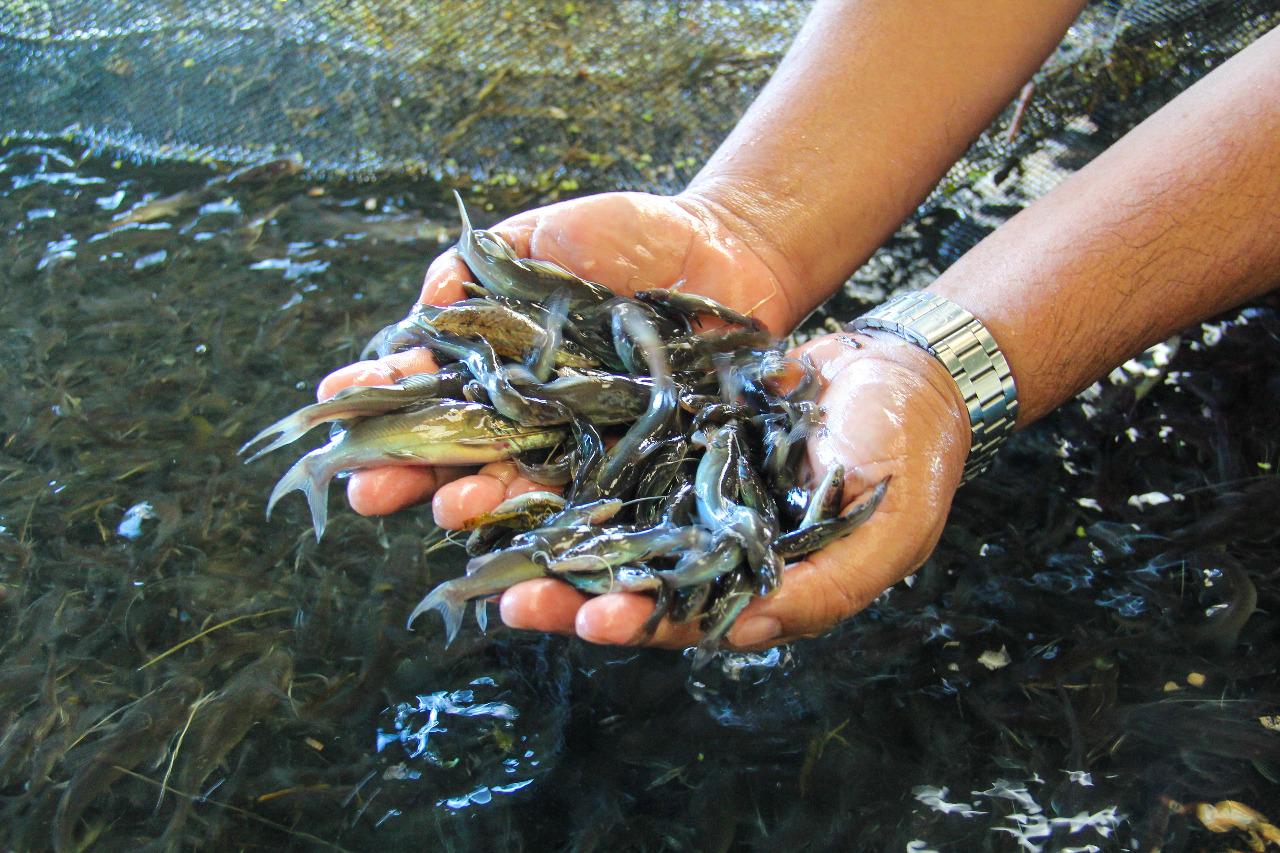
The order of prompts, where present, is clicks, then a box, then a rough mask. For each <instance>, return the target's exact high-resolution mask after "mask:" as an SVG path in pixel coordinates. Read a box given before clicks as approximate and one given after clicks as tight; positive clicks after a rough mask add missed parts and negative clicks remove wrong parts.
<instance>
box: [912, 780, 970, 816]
mask: <svg viewBox="0 0 1280 853" xmlns="http://www.w3.org/2000/svg"><path fill="white" fill-rule="evenodd" d="M949 793H950V789H949V788H935V787H933V786H932V785H917V786H916V787H914V788H912V789H911V794H912V796H914V797H915V798H916V800H917V802H920V803H922V804H923V805H926V806H928V807H929V808H931V809H933V810H934V811H935V812H941V813H942V814H958V815H960V816H961V817H976V816H977V815H982V814H986V812H983V811H978V810H977V809H975V808H973V806H974V805H975V804H974V803H965V802H959V803H952V802H948V801H947V795H948V794H949Z"/></svg>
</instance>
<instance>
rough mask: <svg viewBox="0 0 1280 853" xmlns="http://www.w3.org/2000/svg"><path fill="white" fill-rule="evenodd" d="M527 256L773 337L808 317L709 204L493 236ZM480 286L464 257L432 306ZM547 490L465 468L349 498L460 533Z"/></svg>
mask: <svg viewBox="0 0 1280 853" xmlns="http://www.w3.org/2000/svg"><path fill="white" fill-rule="evenodd" d="M490 230H491V231H494V232H496V233H498V234H499V235H501V236H502V237H503V238H505V239H506V240H507V242H509V243H510V244H511V246H512V247H513V248H514V249H515V251H516V253H517V254H519V255H521V256H522V257H534V258H542V259H546V260H552V261H555V262H557V263H559V264H560V265H561V266H564V267H566V268H568V269H570V270H572V271H573V272H575V273H577V274H578V275H581V276H582V277H584V278H587V279H590V280H592V281H596V282H599V283H600V284H603V285H605V286H607V287H609V288H610V289H612V290H614V291H615V292H617V293H620V294H624V295H630V294H632V293H635V292H637V291H640V290H648V289H652V288H661V287H670V286H671V285H673V284H675V283H676V282H679V281H682V280H684V281H687V282H688V283H689V284H688V285H687V288H685V289H687V290H688V291H689V292H692V293H699V294H702V295H705V296H710V297H713V298H715V299H717V300H719V301H721V302H723V303H725V304H726V305H728V306H729V307H731V308H734V309H737V310H739V311H742V312H743V313H750V314H751V315H752V316H754V317H756V318H757V319H759V320H761V321H762V322H764V323H765V325H767V326H768V327H769V328H770V329H771V330H772V331H773V332H775V333H782V332H784V331H786V330H789V329H790V328H791V326H792V325H794V324H795V323H796V322H797V321H798V320H799V319H800V318H799V317H798V316H796V313H795V312H796V309H795V308H794V305H793V303H792V300H791V299H790V298H789V296H788V289H787V286H786V283H787V282H788V281H789V280H791V279H790V278H789V276H788V275H787V270H786V264H785V262H784V261H782V260H780V259H779V257H778V256H777V254H776V253H775V252H772V251H771V250H770V247H768V246H767V245H764V244H762V243H761V242H760V241H758V240H753V239H752V238H751V236H750V235H749V234H746V233H744V232H743V231H742V229H741V227H740V226H738V225H737V223H735V222H734V221H732V219H731V217H730V216H729V215H728V214H726V213H724V212H722V211H719V210H718V209H717V208H715V207H714V206H713V205H711V204H710V203H709V202H706V201H704V200H701V199H699V198H697V197H694V196H679V197H674V198H667V197H661V196H652V195H645V194H642V193H610V194H606V195H598V196H588V197H586V198H581V199H575V200H572V201H567V202H562V203H560V204H555V205H551V206H549V207H545V208H540V209H537V210H532V211H528V212H526V213H522V214H520V215H518V216H515V217H512V218H511V219H508V220H506V221H505V222H502V223H500V224H498V225H496V226H494V227H493V228H491V229H490ZM471 280H472V277H471V275H470V273H469V272H468V270H467V268H466V266H465V265H464V264H463V263H462V261H461V259H460V258H459V257H458V255H457V253H456V251H452V250H451V251H449V252H446V253H444V254H443V255H441V256H440V257H438V258H437V259H436V260H435V262H434V263H432V264H431V266H430V268H429V269H428V270H427V275H426V280H425V282H424V283H423V287H422V295H421V297H420V299H421V301H422V302H423V303H427V304H432V305H448V304H450V303H452V302H456V301H458V300H460V299H462V298H464V297H465V296H466V293H465V291H464V289H463V283H464V282H469V281H471ZM435 369H436V364H435V361H434V360H433V359H432V357H431V355H430V354H429V353H428V352H427V351H426V350H423V349H414V350H409V351H406V352H402V353H397V354H395V355H391V356H388V357H386V358H383V359H378V360H376V361H362V362H358V363H356V364H352V365H348V366H346V367H343V368H341V369H339V370H337V371H335V372H334V373H332V374H330V375H329V376H327V377H325V379H324V380H323V381H322V382H321V383H320V386H319V388H318V392H317V395H318V396H319V398H320V399H321V400H325V399H328V398H329V397H332V396H333V395H334V394H336V393H337V392H338V391H339V390H341V389H343V388H346V387H348V386H351V385H383V384H387V383H390V382H394V381H395V380H397V379H399V378H401V377H403V376H408V375H411V374H413V373H419V372H423V371H429V370H435ZM537 488H543V487H541V486H538V485H536V484H534V483H532V482H530V481H529V480H527V479H525V478H523V477H520V476H518V475H517V473H516V470H515V467H514V465H512V464H511V463H495V464H493V465H488V466H485V467H484V468H483V469H481V470H480V471H479V472H472V471H470V470H468V469H462V468H426V467H423V468H403V467H398V468H373V469H368V470H364V471H359V472H357V473H355V474H354V475H352V477H351V478H350V480H348V483H347V498H348V500H349V501H350V503H351V506H352V508H353V509H355V511H356V512H359V513H361V514H363V515H382V514H386V513H390V512H394V511H396V510H398V509H401V508H403V507H406V506H410V505H412V504H416V503H420V502H422V501H424V500H426V499H428V498H430V497H432V495H434V501H433V510H434V513H435V518H436V522H437V523H438V524H440V525H441V526H442V527H446V528H451V529H452V528H457V527H459V526H460V525H461V524H462V523H463V522H465V521H466V520H467V519H469V518H472V517H474V516H476V515H479V514H481V513H484V512H487V511H489V510H490V509H492V508H493V507H494V506H496V505H497V504H498V503H500V502H501V501H502V500H504V499H506V498H508V497H513V496H515V495H517V494H520V493H522V492H527V491H532V490H534V489H537Z"/></svg>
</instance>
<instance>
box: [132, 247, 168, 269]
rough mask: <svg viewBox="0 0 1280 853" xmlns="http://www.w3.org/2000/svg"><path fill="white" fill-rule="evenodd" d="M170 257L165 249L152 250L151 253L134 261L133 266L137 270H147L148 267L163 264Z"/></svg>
mask: <svg viewBox="0 0 1280 853" xmlns="http://www.w3.org/2000/svg"><path fill="white" fill-rule="evenodd" d="M168 257H169V253H168V252H167V251H166V250H164V249H161V250H160V251H158V252H151V253H150V254H147V255H143V256H142V257H140V258H138V259H137V260H136V261H134V262H133V268H134V269H135V270H145V269H147V268H148V267H154V266H156V265H158V264H163V263H164V262H165V260H166V259H167V258H168Z"/></svg>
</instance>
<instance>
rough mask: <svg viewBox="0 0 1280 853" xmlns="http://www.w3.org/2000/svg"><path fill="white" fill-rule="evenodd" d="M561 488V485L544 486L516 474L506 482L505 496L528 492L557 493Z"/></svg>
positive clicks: (510, 496) (512, 496) (511, 496)
mask: <svg viewBox="0 0 1280 853" xmlns="http://www.w3.org/2000/svg"><path fill="white" fill-rule="evenodd" d="M562 488H563V487H562V486H545V485H543V484H542V483H535V482H534V481H533V480H529V479H526V478H524V477H520V476H516V477H515V478H513V479H512V480H511V482H510V483H507V494H506V496H507V497H508V498H514V497H516V496H517V495H526V494H528V493H529V492H554V493H555V494H557V495H558V494H560V492H561V490H562Z"/></svg>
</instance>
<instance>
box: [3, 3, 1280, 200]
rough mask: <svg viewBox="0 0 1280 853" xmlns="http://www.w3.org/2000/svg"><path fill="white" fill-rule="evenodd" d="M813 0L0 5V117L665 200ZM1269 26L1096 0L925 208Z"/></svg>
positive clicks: (191, 151)
mask: <svg viewBox="0 0 1280 853" xmlns="http://www.w3.org/2000/svg"><path fill="white" fill-rule="evenodd" d="M808 6H809V4H808V3H806V2H793V0H781V1H780V2H761V1H759V0H758V2H728V0H683V2H680V1H679V0H674V1H673V2H659V3H654V2H619V3H613V2H610V3H605V2H572V0H557V1H556V2H545V0H544V2H529V3H521V4H508V3H499V2H493V0H443V2H433V3H418V2H406V1H405V0H359V1H358V2H348V0H340V2H339V0H287V2H286V0H277V2H273V3H258V4H241V3H232V2H226V0H123V2H117V3H101V2H99V0H56V1H54V0H43V1H42V0H4V2H3V3H0V130H3V131H6V132H7V133H8V134H10V135H13V134H20V135H34V136H38V135H66V136H70V137H71V138H73V139H75V140H77V141H81V142H84V143H87V144H90V145H92V146H95V147H98V148H102V149H110V150H112V151H116V152H123V153H124V154H127V155H131V156H133V157H136V158H140V159H145V158H162V159H179V160H215V161H221V162H228V163H248V162H257V161H262V160H267V159H271V158H276V157H281V156H293V157H298V158H301V159H302V160H303V161H304V162H305V163H306V164H307V165H308V167H309V168H310V170H311V171H312V172H313V174H316V175H319V176H325V175H333V176H347V177H356V178H361V179H372V178H381V177H386V176H396V175H409V176H427V177H431V178H434V179H436V180H439V181H442V182H445V183H448V184H451V185H457V184H470V185H486V184H487V185H491V186H495V187H503V186H510V187H521V188H525V189H527V190H531V191H532V192H534V193H537V194H541V195H543V196H544V197H545V196H547V195H554V194H558V193H561V192H574V191H578V190H586V189H603V188H608V189H615V188H630V189H646V190H657V191H673V190H676V189H678V188H680V187H681V186H682V185H683V184H684V183H685V182H686V181H687V180H688V179H689V178H690V177H691V176H692V174H693V172H694V171H696V169H697V167H698V166H699V164H700V163H701V162H703V160H705V158H706V157H707V155H708V154H709V153H710V151H711V150H712V149H713V148H714V146H715V145H716V144H717V142H718V141H719V140H720V139H721V138H722V137H723V136H724V135H725V133H726V132H727V131H728V129H729V128H730V127H731V126H732V124H733V122H734V121H735V119H736V118H737V117H738V116H739V115H740V114H741V112H742V110H743V109H744V108H745V106H746V105H747V104H748V103H749V101H750V100H751V98H752V97H753V96H754V94H755V93H756V92H757V91H758V90H759V88H760V87H761V86H762V85H763V84H764V82H765V81H766V80H767V79H768V76H769V74H770V73H771V71H772V70H773V68H774V66H775V65H776V63H777V61H778V60H779V59H780V58H781V56H782V53H783V52H784V51H785V49H786V47H787V45H788V43H789V41H790V39H791V36H792V35H793V34H794V32H795V31H796V29H797V27H798V26H799V24H800V22H801V21H802V19H803V17H804V15H805V13H806V12H807V10H808ZM1277 20H1280V11H1278V10H1277V4H1276V3H1274V2H1215V0H1158V2H1102V3H1096V4H1094V5H1092V6H1090V7H1089V9H1088V10H1087V11H1086V12H1085V14H1084V15H1083V16H1082V17H1081V18H1080V20H1079V21H1078V22H1077V23H1076V25H1075V26H1074V27H1073V28H1072V29H1071V32H1070V33H1069V35H1068V36H1067V38H1066V40H1065V41H1064V42H1063V44H1062V46H1061V47H1060V49H1059V50H1058V51H1057V52H1056V53H1055V55H1054V56H1053V57H1052V58H1051V59H1050V60H1049V61H1048V62H1047V63H1046V65H1045V66H1044V68H1043V69H1042V70H1041V71H1040V73H1039V74H1038V75H1037V76H1036V80H1035V84H1034V90H1033V91H1030V92H1028V93H1024V94H1026V97H1024V98H1022V99H1020V101H1019V102H1018V103H1015V104H1012V105H1010V107H1009V108H1008V110H1006V112H1005V114H1004V115H1002V116H1001V118H1000V119H999V120H998V121H997V122H996V123H995V124H994V125H993V127H992V128H991V129H990V130H989V131H988V132H987V133H986V134H985V135H984V136H983V137H982V139H981V140H979V141H978V142H977V143H976V144H975V145H974V146H973V149H972V150H971V151H970V153H969V155H968V156H967V157H966V158H965V159H964V160H963V161H962V162H961V163H959V164H958V165H957V166H956V167H955V169H953V170H952V172H951V173H950V174H949V175H948V177H947V178H946V180H944V181H943V182H942V183H941V184H940V186H939V188H938V190H937V192H936V193H935V195H934V197H933V199H932V204H933V205H935V206H936V204H937V203H938V202H939V201H940V200H941V199H944V198H949V197H952V196H954V195H956V194H957V193H959V192H960V191H961V190H963V189H965V188H967V187H970V186H972V185H973V184H974V183H975V182H976V181H977V180H978V179H979V178H982V177H988V178H990V177H991V176H992V174H993V173H995V174H996V175H997V176H999V177H1003V178H1007V177H1008V176H1009V175H1011V174H1015V173H1016V176H1017V178H1018V180H1017V181H1015V182H1014V183H1015V187H1016V189H1014V190H1013V191H1012V194H1013V196H1014V197H1013V198H1012V199H1010V200H1011V201H1015V202H1016V201H1022V200H1024V199H1022V198H1021V197H1023V196H1028V195H1031V196H1034V195H1037V194H1039V193H1042V192H1044V191H1045V190H1046V189H1048V188H1049V187H1051V186H1053V185H1054V184H1055V183H1056V182H1057V181H1058V180H1060V179H1061V176H1062V174H1063V172H1064V170H1069V169H1070V168H1073V167H1074V166H1078V165H1079V162H1080V159H1081V157H1080V153H1081V152H1084V153H1085V154H1086V155H1087V153H1088V152H1090V151H1092V150H1094V149H1095V148H1096V147H1098V143H1099V142H1103V143H1105V141H1107V140H1110V139H1112V138H1114V137H1116V136H1118V135H1119V134H1120V133H1123V132H1124V131H1125V130H1127V129H1128V128H1129V127H1131V126H1132V125H1133V124H1135V123H1136V122H1137V121H1139V120H1140V119H1141V118H1143V117H1144V116H1145V115H1147V114H1148V113H1149V112H1150V111H1151V110H1152V109H1154V108H1155V107H1158V106H1159V105H1160V104H1161V103H1163V102H1164V101H1166V100H1168V98H1169V97H1170V96H1172V94H1174V93H1176V92H1177V91H1179V90H1180V89H1182V88H1184V87H1185V86H1186V85H1188V84H1189V83H1190V82H1192V81H1194V80H1195V79H1197V78H1198V77H1199V76H1201V75H1202V74H1204V73H1205V72H1206V71H1207V70H1208V69H1209V68H1211V67H1213V66H1214V65H1215V64H1216V63H1217V62H1219V61H1221V60H1222V59H1223V58H1224V57H1226V56H1229V55H1230V54H1231V53H1233V52H1235V51H1236V50H1238V49H1239V48H1240V47H1242V46H1243V45H1245V44H1247V43H1248V42H1249V41H1250V40H1252V39H1253V38H1254V37H1256V36H1257V35H1259V34H1260V33H1262V32H1264V31H1265V30H1267V29H1268V28H1270V27H1271V26H1273V25H1274V24H1275V23H1276V22H1277ZM1064 153H1070V155H1071V156H1064ZM998 183H1007V181H1001V182H998ZM997 195H998V193H997ZM1002 201H1004V200H1003V199H1002ZM953 206H958V203H957V204H956V205H953Z"/></svg>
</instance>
